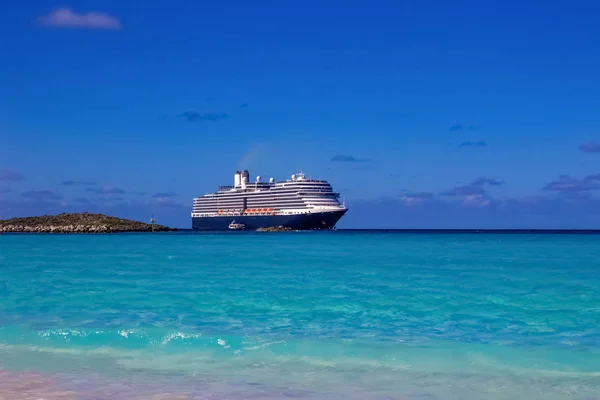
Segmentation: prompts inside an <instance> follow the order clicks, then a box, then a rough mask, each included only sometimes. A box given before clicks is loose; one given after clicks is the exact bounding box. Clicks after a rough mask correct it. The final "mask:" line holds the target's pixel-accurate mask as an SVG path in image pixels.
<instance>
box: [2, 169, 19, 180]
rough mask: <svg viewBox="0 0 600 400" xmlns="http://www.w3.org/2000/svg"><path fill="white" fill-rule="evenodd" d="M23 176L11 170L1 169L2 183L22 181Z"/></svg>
mask: <svg viewBox="0 0 600 400" xmlns="http://www.w3.org/2000/svg"><path fill="white" fill-rule="evenodd" d="M23 179H24V177H23V175H22V174H21V173H19V172H17V171H12V170H10V169H0V181H22V180H23Z"/></svg>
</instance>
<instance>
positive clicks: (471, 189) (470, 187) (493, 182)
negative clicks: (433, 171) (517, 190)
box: [440, 178, 504, 196]
mask: <svg viewBox="0 0 600 400" xmlns="http://www.w3.org/2000/svg"><path fill="white" fill-rule="evenodd" d="M503 184H504V182H502V181H499V180H497V179H492V178H477V179H475V180H474V181H473V182H471V183H469V184H467V185H459V186H455V187H453V188H452V189H449V190H446V191H444V192H442V193H440V194H441V195H443V196H483V195H485V194H486V191H485V185H489V186H500V185H503Z"/></svg>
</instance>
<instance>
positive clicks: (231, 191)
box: [192, 170, 348, 230]
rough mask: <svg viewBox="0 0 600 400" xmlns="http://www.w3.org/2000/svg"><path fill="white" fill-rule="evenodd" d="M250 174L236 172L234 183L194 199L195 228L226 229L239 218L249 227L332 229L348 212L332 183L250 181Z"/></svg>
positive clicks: (298, 176)
mask: <svg viewBox="0 0 600 400" xmlns="http://www.w3.org/2000/svg"><path fill="white" fill-rule="evenodd" d="M249 178H250V173H249V172H248V171H247V170H245V171H236V173H235V175H234V182H233V186H221V187H220V188H219V190H218V191H217V192H215V193H209V194H205V195H204V196H201V197H197V198H195V199H194V203H193V209H192V228H193V229H198V230H226V229H228V227H229V224H230V223H231V222H232V221H234V220H235V222H236V223H239V224H243V225H244V227H245V229H258V228H268V227H275V226H282V227H286V228H292V229H300V230H304V229H331V228H333V227H335V224H336V223H337V222H338V221H339V219H340V218H341V217H342V216H343V215H344V214H345V213H346V212H347V211H348V209H347V208H346V206H345V205H344V204H342V203H340V201H339V193H336V192H334V191H333V189H332V187H331V185H330V184H329V182H327V181H325V180H320V179H318V180H315V179H310V178H306V176H305V175H304V174H303V173H299V174H294V175H292V177H291V179H288V180H285V181H278V182H275V179H274V178H270V179H269V180H268V181H266V182H263V180H262V178H261V177H260V176H258V177H256V180H255V181H254V182H249V180H250V179H249Z"/></svg>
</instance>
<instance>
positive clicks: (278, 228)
mask: <svg viewBox="0 0 600 400" xmlns="http://www.w3.org/2000/svg"><path fill="white" fill-rule="evenodd" d="M256 231H257V232H292V231H293V229H292V228H288V227H287V226H271V227H268V228H258V229H257V230H256Z"/></svg>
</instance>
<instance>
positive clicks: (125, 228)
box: [0, 212, 177, 233]
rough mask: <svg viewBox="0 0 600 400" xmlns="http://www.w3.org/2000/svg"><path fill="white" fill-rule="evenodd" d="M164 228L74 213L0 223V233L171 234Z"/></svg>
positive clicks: (172, 229)
mask: <svg viewBox="0 0 600 400" xmlns="http://www.w3.org/2000/svg"><path fill="white" fill-rule="evenodd" d="M175 230H177V229H174V228H169V227H167V226H164V225H157V224H154V225H153V224H147V223H144V222H139V221H132V220H128V219H123V218H117V217H111V216H108V215H104V214H91V213H87V212H84V213H77V214H65V213H63V214H57V215H43V216H39V217H25V218H12V219H5V220H0V232H35V233H116V232H152V231H156V232H164V231H175Z"/></svg>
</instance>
